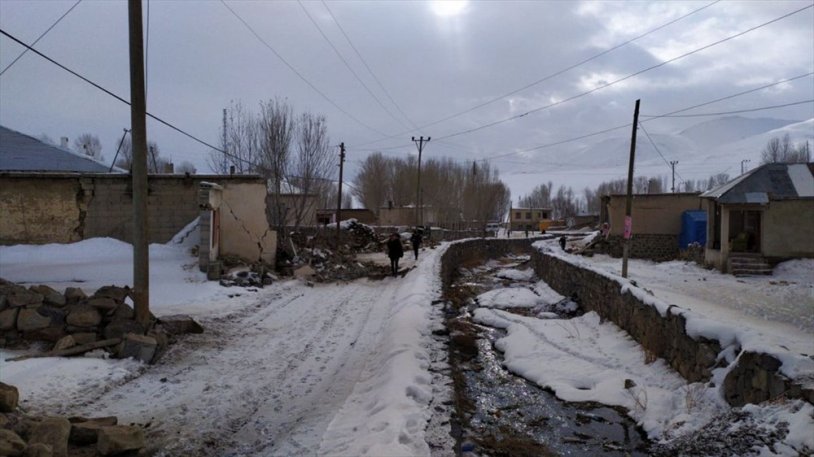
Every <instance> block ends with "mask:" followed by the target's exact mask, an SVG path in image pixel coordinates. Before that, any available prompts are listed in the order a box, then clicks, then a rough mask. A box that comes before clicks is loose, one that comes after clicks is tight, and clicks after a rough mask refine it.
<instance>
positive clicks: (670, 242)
mask: <svg viewBox="0 0 814 457" xmlns="http://www.w3.org/2000/svg"><path fill="white" fill-rule="evenodd" d="M699 195H700V194H699V193H693V192H688V193H671V194H637V195H634V196H633V206H632V210H631V218H632V221H633V225H632V229H633V230H632V236H631V243H630V256H631V257H634V258H642V259H650V260H658V261H662V260H672V259H675V258H676V257H677V256H678V254H679V236H680V235H681V228H682V224H681V217H682V214H683V213H684V212H685V211H691V210H698V209H701V199H700V198H699ZM625 199H626V196H625V195H606V196H604V197H602V207H601V210H600V221H601V222H607V223H608V225H609V227H610V231H609V235H608V243H607V245H606V247H605V249H606V250H607V252H608V254H610V255H612V256H614V257H621V256H622V248H623V242H624V238H623V234H624V230H625V223H624V222H625Z"/></svg>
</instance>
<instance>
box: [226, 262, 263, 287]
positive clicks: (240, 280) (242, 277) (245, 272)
mask: <svg viewBox="0 0 814 457" xmlns="http://www.w3.org/2000/svg"><path fill="white" fill-rule="evenodd" d="M255 269H258V270H260V271H254V270H255ZM275 279H276V278H275V277H274V275H272V274H271V273H268V272H267V271H265V268H262V267H261V268H257V267H251V266H245V265H244V266H239V267H235V268H232V269H230V270H229V271H227V272H226V273H225V274H224V275H223V276H221V278H220V285H221V286H224V287H232V286H239V287H260V288H262V287H263V286H268V285H270V284H271V283H272V282H273V281H274V280H275Z"/></svg>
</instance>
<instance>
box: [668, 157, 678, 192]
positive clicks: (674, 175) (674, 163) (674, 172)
mask: <svg viewBox="0 0 814 457" xmlns="http://www.w3.org/2000/svg"><path fill="white" fill-rule="evenodd" d="M677 163H678V160H671V161H670V168H672V169H673V187H672V188H671V190H672V191H673V193H676V164H677Z"/></svg>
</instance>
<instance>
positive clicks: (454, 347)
mask: <svg viewBox="0 0 814 457" xmlns="http://www.w3.org/2000/svg"><path fill="white" fill-rule="evenodd" d="M467 267H468V268H465V269H461V275H460V277H459V278H458V279H457V281H456V282H455V284H453V287H450V288H449V290H448V293H447V294H446V295H447V297H446V298H447V300H448V302H447V303H446V304H445V312H446V313H447V328H448V330H449V341H450V343H449V363H450V367H451V376H452V379H453V385H454V391H455V392H454V400H453V403H454V413H453V421H452V424H451V425H452V427H451V428H452V431H453V435H454V436H455V438H456V441H457V444H456V449H455V450H456V454H457V455H462V456H471V455H479V456H480V455H483V456H486V455H490V456H513V457H514V456H518V457H522V456H555V455H568V456H620V457H621V456H647V455H649V453H648V450H649V448H650V443H649V442H648V441H647V439H646V437H645V436H644V434H643V432H642V431H641V429H639V428H638V427H637V426H636V424H635V422H634V421H633V420H631V419H630V418H628V417H627V416H626V415H625V412H624V411H619V410H616V409H614V408H611V407H608V406H605V405H601V404H595V403H568V402H564V401H562V400H559V399H557V398H556V396H554V394H553V393H551V392H550V391H547V390H545V389H542V388H540V387H539V386H537V385H536V384H534V383H531V382H529V381H527V380H525V379H523V378H521V377H519V376H516V375H514V374H512V373H510V372H509V371H507V370H506V369H505V368H504V367H503V366H502V360H503V356H502V354H501V353H500V352H499V351H497V350H496V349H494V343H495V341H496V340H498V339H499V338H502V337H503V336H505V332H504V331H503V330H498V329H493V328H490V327H485V326H482V325H479V324H474V323H473V322H472V321H471V320H470V319H469V317H468V316H469V312H470V311H471V310H472V309H474V308H475V307H477V304H476V303H474V301H473V299H474V297H476V296H477V295H479V294H480V293H483V292H486V291H488V290H492V289H495V288H500V287H531V286H532V285H533V284H534V283H535V282H536V281H537V279H536V278H535V277H532V279H531V280H528V281H522V280H512V281H507V280H506V279H503V278H497V277H495V273H497V272H498V271H500V270H505V269H506V268H513V269H519V270H523V269H524V268H528V265H527V258H523V257H515V256H510V257H506V258H502V259H499V260H491V261H489V262H487V263H485V264H482V265H477V266H475V265H467ZM563 305H564V306H560V307H557V308H555V309H546V310H541V309H537V308H516V309H508V310H507V311H510V312H516V313H517V314H522V315H526V316H534V315H536V314H537V313H541V312H551V311H554V312H557V313H558V314H559V315H560V316H561V317H566V318H567V317H573V316H574V315H576V314H578V313H579V311H575V310H574V306H573V303H567V302H566V303H564V304H563ZM564 313H567V314H564Z"/></svg>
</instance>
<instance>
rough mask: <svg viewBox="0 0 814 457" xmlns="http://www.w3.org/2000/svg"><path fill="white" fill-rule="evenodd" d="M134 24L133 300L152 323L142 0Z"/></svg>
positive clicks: (131, 0) (132, 5) (139, 315)
mask: <svg viewBox="0 0 814 457" xmlns="http://www.w3.org/2000/svg"><path fill="white" fill-rule="evenodd" d="M127 6H128V18H129V21H128V23H129V24H128V25H129V28H130V134H131V138H132V141H133V172H132V174H133V303H134V305H135V314H136V321H137V322H138V323H140V324H141V325H142V326H143V327H144V330H147V326H148V325H149V323H150V254H149V239H148V238H147V237H148V233H149V231H148V227H149V225H148V221H147V101H146V97H145V95H144V35H143V31H142V30H143V29H142V21H141V0H128V2H127Z"/></svg>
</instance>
